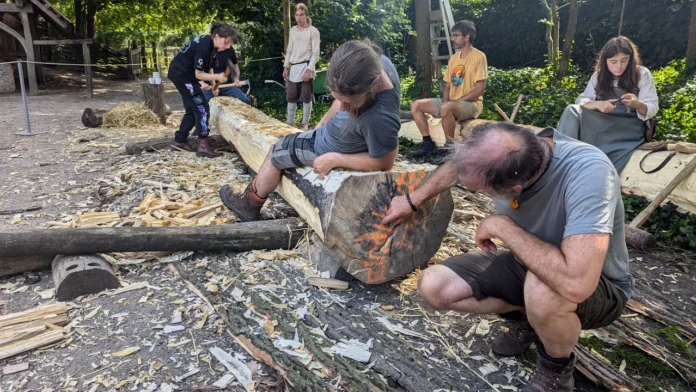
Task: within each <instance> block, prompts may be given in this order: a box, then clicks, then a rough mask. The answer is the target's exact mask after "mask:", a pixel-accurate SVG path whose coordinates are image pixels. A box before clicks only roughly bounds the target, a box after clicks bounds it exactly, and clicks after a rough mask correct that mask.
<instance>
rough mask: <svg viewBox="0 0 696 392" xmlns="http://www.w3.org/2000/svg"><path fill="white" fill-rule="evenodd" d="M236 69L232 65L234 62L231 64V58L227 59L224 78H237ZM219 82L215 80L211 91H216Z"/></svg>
mask: <svg viewBox="0 0 696 392" xmlns="http://www.w3.org/2000/svg"><path fill="white" fill-rule="evenodd" d="M237 76H239V75H237V69H236V68H235V67H234V64H232V60H227V69H225V80H229V79H230V77H231V78H232V79H236V78H237ZM221 84H222V83H220V82H219V81H217V80H216V81H215V85H214V86H213V91H217V90H218V89H219V88H220V85H221Z"/></svg>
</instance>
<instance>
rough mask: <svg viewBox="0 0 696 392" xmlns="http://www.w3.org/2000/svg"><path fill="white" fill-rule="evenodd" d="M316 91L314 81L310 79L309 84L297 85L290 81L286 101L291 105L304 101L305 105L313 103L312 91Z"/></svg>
mask: <svg viewBox="0 0 696 392" xmlns="http://www.w3.org/2000/svg"><path fill="white" fill-rule="evenodd" d="M313 89H314V79H309V82H300V83H295V82H291V81H289V80H288V90H287V92H286V94H285V100H286V101H288V102H291V103H297V102H298V101H302V102H304V103H310V102H312V90H313Z"/></svg>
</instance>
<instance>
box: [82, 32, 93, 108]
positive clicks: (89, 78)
mask: <svg viewBox="0 0 696 392" xmlns="http://www.w3.org/2000/svg"><path fill="white" fill-rule="evenodd" d="M82 57H83V59H84V62H85V76H86V77H87V91H89V97H90V98H94V90H93V88H92V62H91V60H90V55H89V45H88V44H82Z"/></svg>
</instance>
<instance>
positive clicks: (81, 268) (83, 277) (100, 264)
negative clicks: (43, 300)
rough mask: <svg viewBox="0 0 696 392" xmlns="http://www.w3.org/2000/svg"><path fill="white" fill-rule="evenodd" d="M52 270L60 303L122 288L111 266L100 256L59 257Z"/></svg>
mask: <svg viewBox="0 0 696 392" xmlns="http://www.w3.org/2000/svg"><path fill="white" fill-rule="evenodd" d="M51 269H52V270H53V283H54V284H55V286H56V299H57V300H59V301H70V300H73V299H75V298H77V297H79V296H81V295H88V294H96V293H99V292H102V291H104V290H108V289H117V288H119V287H121V284H120V283H119V281H118V278H116V275H114V271H113V269H112V268H111V264H109V262H108V261H106V260H105V259H104V258H103V257H101V256H99V255H70V256H63V255H59V256H56V258H55V259H54V260H53V263H52V265H51Z"/></svg>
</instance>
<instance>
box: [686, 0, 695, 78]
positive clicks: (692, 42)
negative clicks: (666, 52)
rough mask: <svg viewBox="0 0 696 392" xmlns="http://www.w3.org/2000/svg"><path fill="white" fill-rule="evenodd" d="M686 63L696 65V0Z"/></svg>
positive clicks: (692, 7)
mask: <svg viewBox="0 0 696 392" xmlns="http://www.w3.org/2000/svg"><path fill="white" fill-rule="evenodd" d="M686 64H687V65H688V66H689V67H694V66H696V0H694V2H693V4H691V22H690V23H689V45H688V46H687V49H686Z"/></svg>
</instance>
